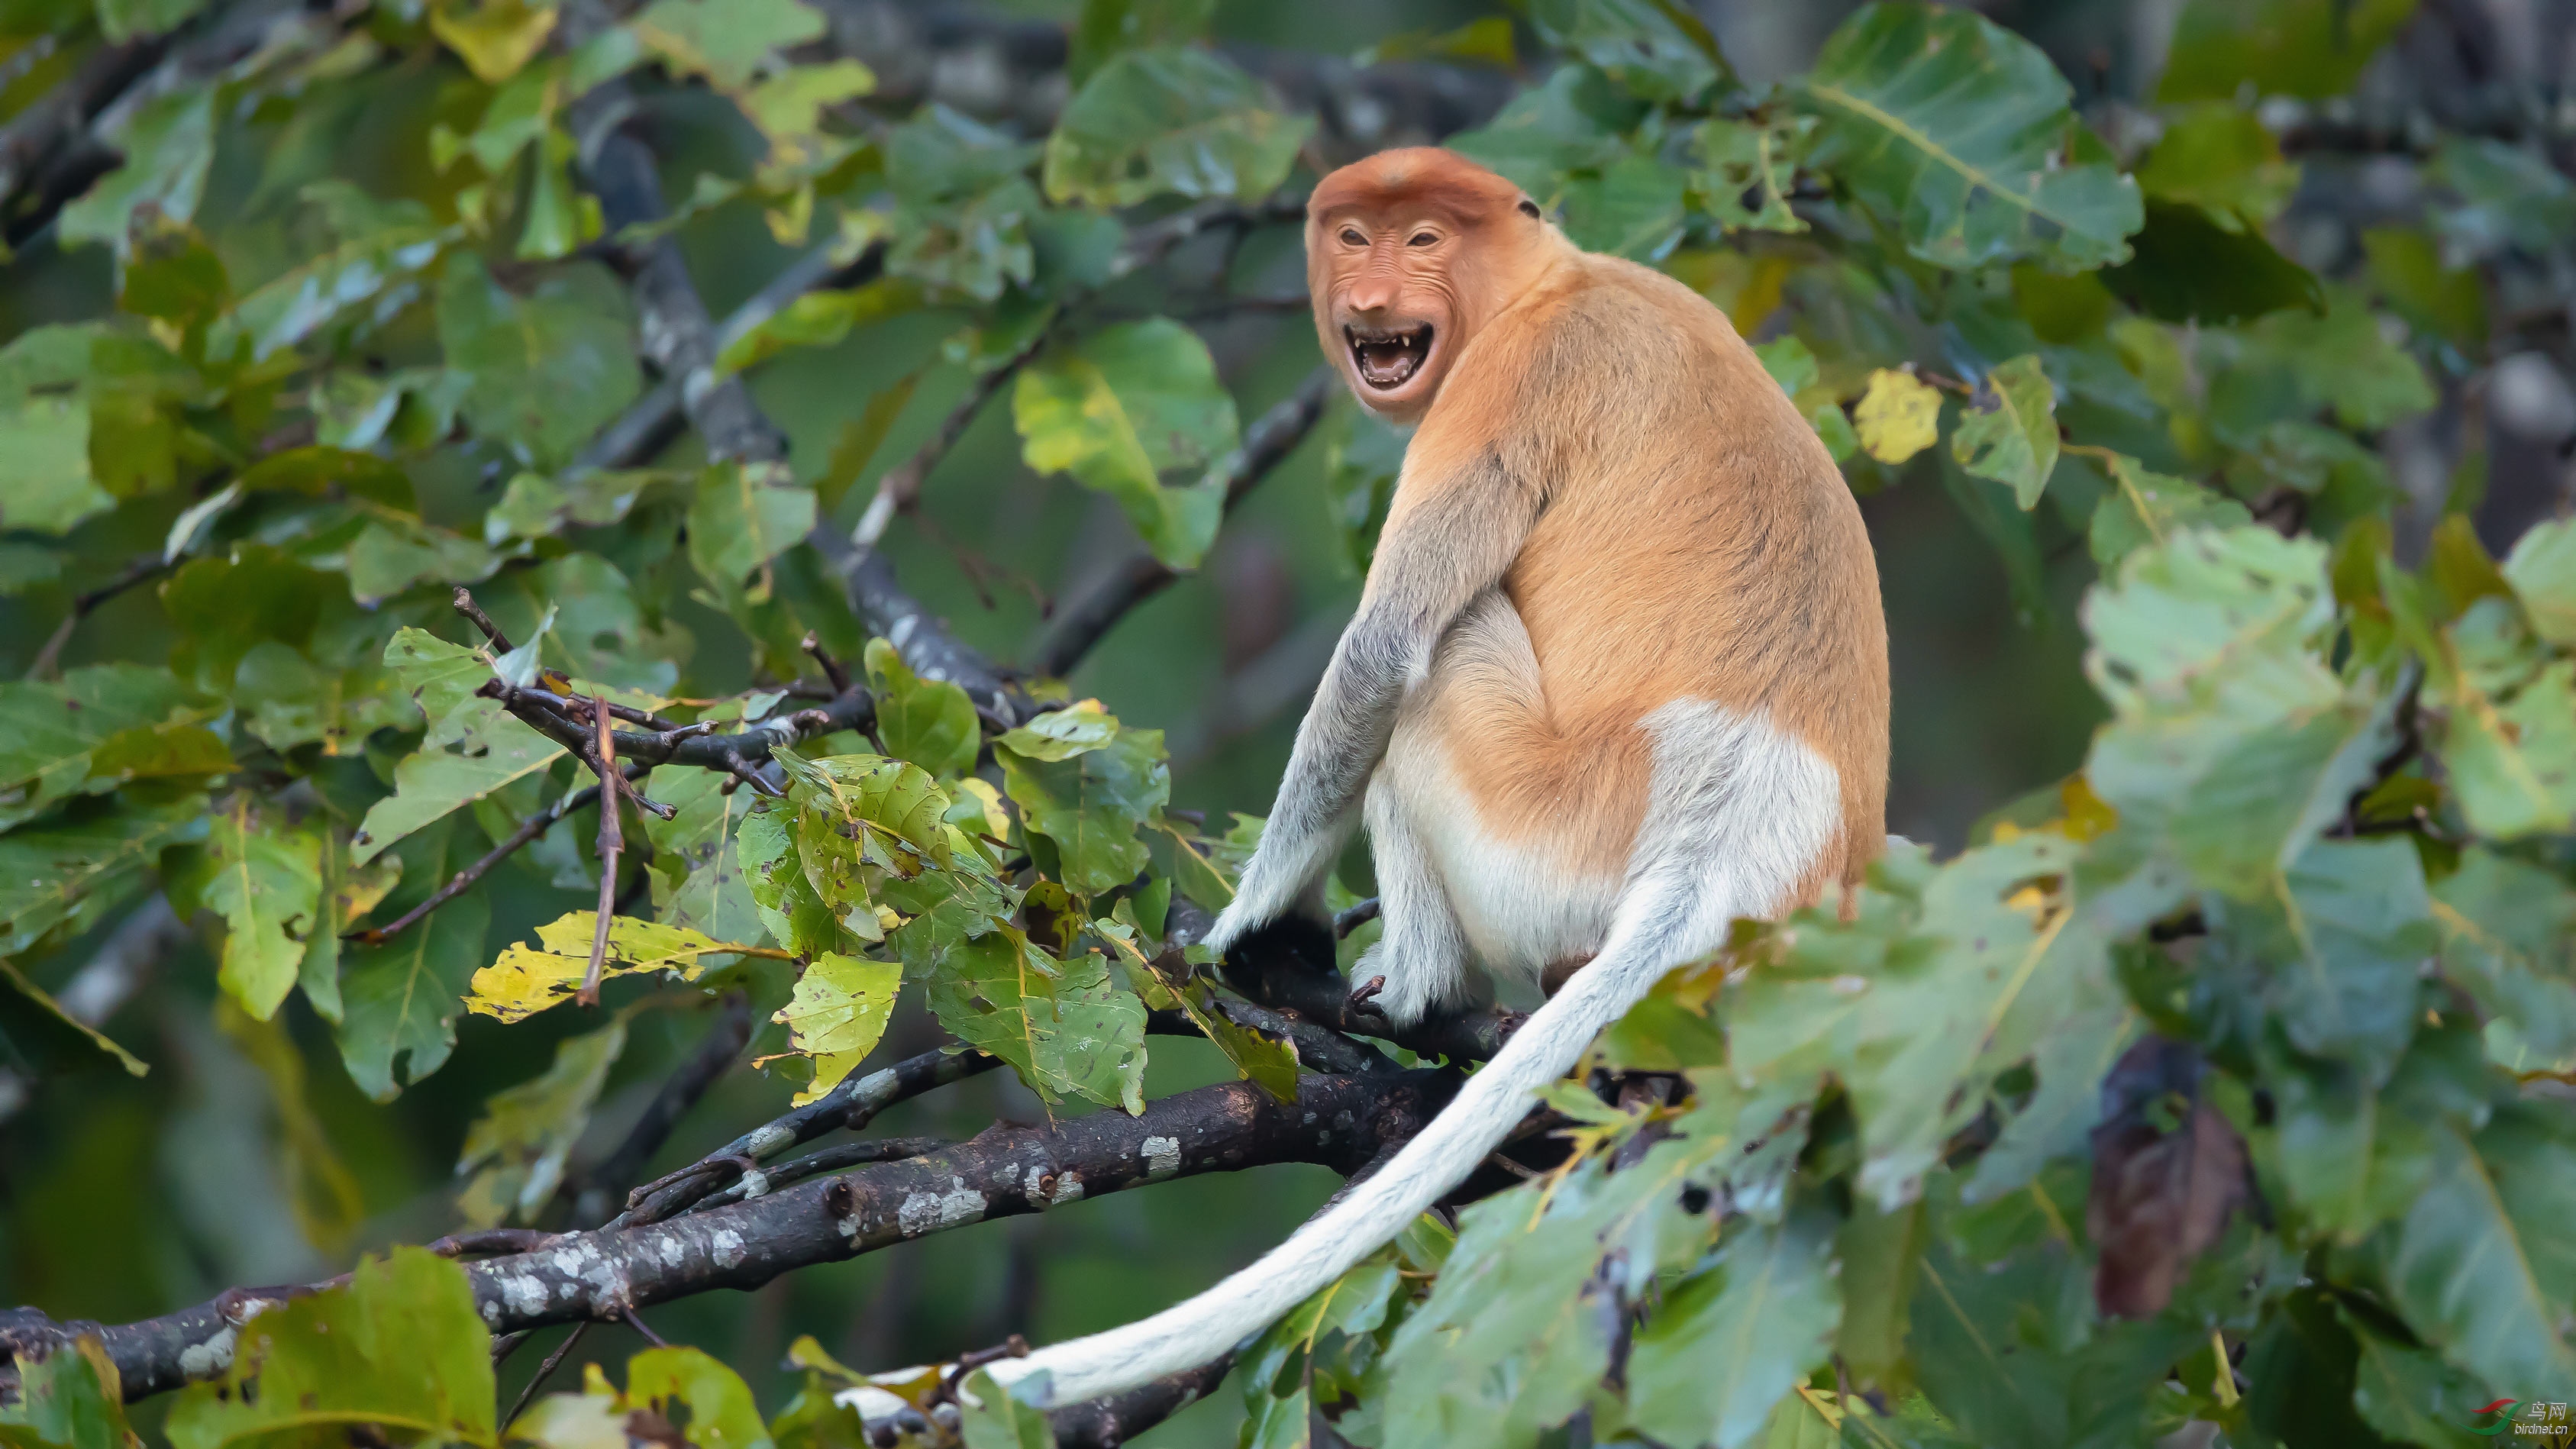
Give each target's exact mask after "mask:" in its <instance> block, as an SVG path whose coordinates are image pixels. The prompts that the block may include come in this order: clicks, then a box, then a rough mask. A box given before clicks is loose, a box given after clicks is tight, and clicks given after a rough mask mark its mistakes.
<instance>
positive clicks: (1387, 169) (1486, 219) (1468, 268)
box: [1306, 146, 1572, 422]
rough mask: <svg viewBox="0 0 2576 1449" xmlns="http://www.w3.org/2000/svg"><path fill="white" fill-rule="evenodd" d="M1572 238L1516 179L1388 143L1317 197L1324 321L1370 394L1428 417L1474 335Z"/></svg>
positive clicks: (1315, 258) (1316, 283) (1331, 343)
mask: <svg viewBox="0 0 2576 1449" xmlns="http://www.w3.org/2000/svg"><path fill="white" fill-rule="evenodd" d="M1571 250H1572V249H1571V248H1570V247H1569V246H1568V245H1567V243H1566V242H1565V241H1564V239H1563V238H1562V237H1561V236H1559V235H1558V234H1557V232H1556V230H1555V228H1553V227H1551V226H1549V225H1548V224H1547V223H1546V221H1544V220H1543V219H1541V217H1540V216H1539V210H1538V207H1537V206H1536V205H1535V204H1534V203H1532V202H1531V201H1530V199H1529V198H1528V197H1527V196H1524V195H1522V194H1521V189H1520V188H1519V187H1517V186H1514V185H1513V184H1512V183H1510V182H1509V181H1506V180H1504V179H1503V178H1502V177H1500V176H1497V175H1495V174H1494V173H1493V172H1491V171H1488V170H1486V169H1485V168H1484V167H1482V166H1479V165H1477V164H1475V163H1474V162H1472V161H1469V160H1467V159H1466V158H1465V157H1462V156H1459V155H1456V154H1455V153H1452V152H1449V151H1443V150H1440V149H1438V148H1437V147H1431V146H1416V147H1411V148H1408V149H1405V150H1400V151H1381V152H1379V153H1378V154H1377V155H1374V156H1371V157H1368V158H1367V159H1365V160H1361V161H1354V162H1352V163H1351V164H1350V165H1348V166H1345V167H1343V168H1342V169H1341V170H1339V171H1336V172H1334V173H1333V174H1332V175H1330V176H1327V177H1325V178H1324V179H1323V181H1322V182H1321V183H1320V184H1319V185H1317V186H1316V188H1315V194H1314V196H1313V197H1312V198H1311V199H1309V200H1308V201H1307V203H1306V283H1307V288H1308V291H1309V292H1310V294H1311V295H1312V296H1313V298H1314V303H1315V331H1316V334H1317V336H1318V337H1319V338H1320V339H1321V341H1322V342H1323V345H1324V355H1325V356H1327V357H1330V358H1333V359H1334V360H1335V363H1336V365H1337V366H1339V367H1340V368H1341V370H1342V376H1343V379H1344V380H1345V381H1347V382H1348V383H1349V384H1350V386H1351V391H1352V392H1353V393H1355V394H1356V395H1358V397H1359V399H1360V401H1361V402H1363V403H1366V404H1367V405H1368V406H1369V407H1370V408H1372V409H1374V410H1375V411H1377V412H1379V413H1382V414H1384V415H1386V416H1388V417H1391V418H1394V419H1396V420H1398V421H1402V422H1410V421H1413V420H1414V419H1416V418H1419V417H1420V416H1421V415H1422V413H1423V411H1424V410H1425V409H1426V408H1428V407H1430V406H1431V400H1432V398H1433V397H1434V396H1435V395H1437V394H1438V392H1439V390H1440V380H1441V379H1442V378H1443V377H1445V376H1447V374H1448V371H1449V368H1450V366H1451V364H1452V363H1453V362H1454V361H1455V360H1456V359H1457V356H1458V354H1459V353H1460V352H1461V351H1462V350H1463V349H1464V348H1465V347H1466V345H1467V343H1468V341H1469V340H1470V339H1471V338H1473V337H1474V336H1475V335H1476V333H1477V331H1478V330H1479V329H1481V328H1482V327H1483V325H1484V324H1485V323H1486V322H1487V321H1488V320H1490V319H1491V318H1492V317H1493V316H1494V314H1495V313H1497V312H1500V311H1501V310H1502V309H1503V308H1504V307H1506V306H1508V305H1510V303H1511V300H1512V299H1513V298H1514V297H1517V296H1519V295H1520V294H1521V292H1522V291H1524V290H1525V289H1526V288H1527V287H1528V285H1529V283H1530V282H1531V281H1532V280H1534V279H1535V278H1536V277H1537V275H1538V274H1539V272H1540V271H1542V270H1544V268H1545V267H1546V265H1547V263H1548V261H1549V260H1550V259H1551V258H1553V257H1555V256H1557V255H1559V254H1561V253H1564V252H1568V251H1571Z"/></svg>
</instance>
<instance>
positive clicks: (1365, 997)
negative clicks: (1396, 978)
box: [1350, 976, 1386, 1015]
mask: <svg viewBox="0 0 2576 1449" xmlns="http://www.w3.org/2000/svg"><path fill="white" fill-rule="evenodd" d="M1384 990H1386V978H1385V977H1383V976H1372V977H1370V978H1369V979H1368V980H1366V981H1363V982H1361V983H1360V984H1359V985H1357V986H1354V987H1352V988H1351V996H1350V1007H1351V1010H1353V1011H1369V1012H1378V1011H1379V1008H1378V1007H1377V1006H1375V1005H1374V1004H1372V1003H1374V1002H1375V1001H1376V1000H1377V998H1378V993H1379V992H1382V991H1384ZM1379 1014H1381V1015H1382V1014H1383V1013H1382V1012H1380V1013H1379Z"/></svg>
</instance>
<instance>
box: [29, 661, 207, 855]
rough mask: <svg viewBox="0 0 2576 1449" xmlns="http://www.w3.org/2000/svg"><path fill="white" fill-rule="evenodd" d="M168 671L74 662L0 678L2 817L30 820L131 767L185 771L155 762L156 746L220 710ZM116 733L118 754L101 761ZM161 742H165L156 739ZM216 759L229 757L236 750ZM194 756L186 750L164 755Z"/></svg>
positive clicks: (166, 748)
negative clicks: (49, 676)
mask: <svg viewBox="0 0 2576 1449" xmlns="http://www.w3.org/2000/svg"><path fill="white" fill-rule="evenodd" d="M216 714H217V710H216V708H215V707H214V706H212V705H209V704H206V703H203V702H201V701H199V700H198V699H197V698H196V697H195V695H194V694H192V693H191V692H190V691H189V690H188V689H187V687H186V686H185V685H182V684H181V683H180V682H179V681H178V680H177V679H176V678H175V677H173V676H172V675H171V673H170V671H168V670H166V669H155V668H150V667H147V666H145V665H140V664H97V665H88V666H84V667H82V668H79V669H74V670H70V671H67V672H66V673H65V674H64V675H63V677H62V678H61V679H60V680H58V681H54V682H51V683H39V682H35V681H28V680H17V681H11V682H9V683H6V684H0V826H5V825H13V824H16V823H18V822H20V821H24V820H31V819H33V818H35V817H36V816H38V815H40V814H42V813H44V811H45V810H46V809H48V808H50V807H51V806H52V805H53V804H54V803H55V802H56V801H60V800H63V799H67V798H69V797H71V796H73V795H76V794H80V793H83V792H84V791H87V792H88V793H97V792H99V791H102V790H105V789H108V788H110V787H112V786H114V785H116V784H118V783H120V782H121V781H122V780H123V779H125V778H129V776H128V773H127V772H128V771H129V770H130V771H132V772H133V774H134V775H144V774H151V775H160V774H166V773H188V772H189V771H186V770H180V771H170V770H165V769H155V768H148V766H149V765H150V763H151V762H150V760H149V758H148V757H149V756H150V755H152V754H156V753H157V754H162V755H164V756H168V755H171V754H175V753H177V752H178V750H184V749H185V748H186V747H185V746H178V750H174V749H172V748H170V747H171V746H173V745H177V742H178V740H179V739H180V738H182V732H185V735H184V738H186V739H189V740H194V739H195V737H196V736H197V735H198V734H200V733H202V732H201V731H196V730H194V729H193V728H192V727H193V726H195V725H196V724H198V723H199V722H201V721H204V720H209V719H212V718H214V717H215V715H216ZM111 743H114V744H115V745H116V746H117V749H116V751H115V754H116V756H117V758H115V759H111V761H110V762H109V764H110V768H108V769H106V770H104V771H102V770H101V769H99V768H98V765H97V754H98V752H99V751H100V750H102V749H104V748H106V747H107V746H108V745H110V744H111ZM156 746H158V747H159V748H155V747H156ZM217 749H218V751H220V752H221V753H222V755H223V760H222V762H221V763H219V764H213V765H212V766H211V769H213V770H222V769H228V768H230V766H231V761H232V757H231V752H230V751H229V750H224V749H222V746H221V742H220V741H218V742H217ZM163 763H164V764H169V763H178V764H187V763H189V762H188V761H186V760H176V761H173V760H169V759H166V758H165V760H164V761H163Z"/></svg>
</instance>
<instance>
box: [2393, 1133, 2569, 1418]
mask: <svg viewBox="0 0 2576 1449" xmlns="http://www.w3.org/2000/svg"><path fill="white" fill-rule="evenodd" d="M2564 1115H2565V1114H2564V1113H2563V1112H2552V1111H2551V1110H2550V1109H2548V1108H2546V1107H2542V1106H2540V1105H2538V1104H2514V1105H2510V1106H2507V1107H2504V1108H2501V1109H2499V1110H2498V1111H2497V1113H2496V1116H2495V1120H2494V1121H2493V1122H2491V1123H2490V1124H2489V1125H2488V1126H2487V1128H2486V1130H2484V1131H2482V1132H2479V1133H2478V1134H2477V1135H2476V1136H2475V1137H2474V1138H2473V1137H2471V1136H2469V1135H2468V1134H2467V1133H2466V1132H2464V1131H2462V1130H2460V1129H2458V1128H2449V1129H2446V1130H2444V1131H2441V1132H2438V1133H2436V1134H2435V1153H2436V1157H2435V1163H2434V1168H2433V1173H2432V1178H2431V1181H2430V1182H2429V1183H2428V1184H2427V1185H2426V1187H2425V1190H2424V1193H2423V1195H2422V1196H2420V1197H2418V1198H2417V1199H2416V1200H2415V1203H2414V1206H2413V1207H2412V1208H2411V1209H2409V1210H2408V1212H2407V1214H2406V1219H2405V1221H2404V1223H2402V1224H2401V1225H2400V1226H2399V1228H2398V1232H2397V1240H2396V1245H2395V1250H2394V1252H2393V1254H2392V1255H2391V1257H2390V1259H2389V1262H2388V1269H2387V1272H2388V1282H2389V1287H2390V1289H2391V1291H2392V1293H2393V1294H2394V1297H2395V1300H2396V1305H2397V1307H2398V1308H2399V1309H2400V1310H2401V1311H2402V1312H2403V1313H2404V1314H2405V1315H2406V1321H2407V1323H2408V1325H2409V1326H2410V1327H2413V1328H2414V1329H2415V1330H2416V1331H2417V1332H2419V1333H2421V1334H2422V1335H2423V1336H2424V1337H2425V1338H2426V1339H2427V1340H2429V1341H2430V1342H2431V1343H2432V1344H2433V1345H2434V1346H2435V1347H2437V1348H2439V1349H2440V1350H2441V1351H2442V1356H2443V1357H2444V1358H2447V1359H2449V1360H2450V1361H2451V1362H2453V1363H2455V1364H2458V1365H2459V1366H2460V1367H2462V1368H2464V1369H2467V1370H2468V1371H2469V1372H2471V1373H2473V1374H2475V1375H2477V1376H2478V1377H2479V1378H2480V1379H2482V1380H2484V1381H2485V1382H2486V1383H2488V1384H2490V1385H2495V1384H2512V1385H2520V1384H2563V1383H2570V1382H2576V1347H2571V1346H2570V1345H2569V1343H2568V1340H2567V1336H2566V1334H2565V1333H2564V1331H2563V1325H2564V1322H2565V1317H2566V1313H2567V1305H2568V1304H2569V1302H2571V1301H2576V1253H2571V1251H2570V1247H2569V1245H2568V1243H2567V1239H2566V1232H2565V1223H2566V1204H2567V1203H2568V1202H2570V1201H2576V1198H2571V1197H2570V1194H2576V1142H2571V1141H2570V1140H2569V1136H2568V1132H2567V1127H2566V1123H2565V1122H2564V1121H2563V1120H2560V1119H2563V1117H2564Z"/></svg>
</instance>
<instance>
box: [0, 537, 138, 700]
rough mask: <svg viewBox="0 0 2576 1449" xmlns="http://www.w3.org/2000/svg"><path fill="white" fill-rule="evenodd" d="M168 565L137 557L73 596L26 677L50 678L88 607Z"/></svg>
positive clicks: (29, 667)
mask: <svg viewBox="0 0 2576 1449" xmlns="http://www.w3.org/2000/svg"><path fill="white" fill-rule="evenodd" d="M169 567H170V565H169V563H168V562H167V561H165V560H162V559H157V558H145V559H137V560H135V561H134V562H133V563H131V564H128V565H127V566H126V569H125V572H123V573H121V574H118V575H117V576H116V577H115V578H113V579H110V580H108V581H107V582H106V583H103V584H101V585H99V586H98V587H97V588H94V589H92V590H90V591H89V592H87V593H85V594H75V595H73V596H72V607H71V612H70V613H68V614H65V615H63V621H62V622H61V623H60V624H57V625H55V626H54V632H53V634H52V636H51V637H49V638H47V639H46V640H45V647H44V648H42V649H39V650H37V651H36V657H35V660H34V662H32V663H30V664H29V665H28V666H27V677H28V678H29V679H51V678H53V677H54V667H55V666H56V665H57V664H58V663H60V662H61V660H62V654H63V648H64V646H65V645H68V644H69V643H71V642H72V631H74V630H76V629H78V628H79V627H80V622H81V620H83V619H86V618H88V617H89V616H90V611H91V610H93V609H96V608H97V607H98V606H99V605H101V604H104V603H106V602H107V601H108V600H110V599H113V598H115V597H116V596H117V595H119V594H121V593H124V592H125V591H126V590H127V589H130V588H133V587H134V586H135V585H136V584H139V583H141V582H143V581H144V580H145V579H148V578H151V577H152V576H153V575H155V574H158V573H161V572H163V571H165V570H167V569H168V568H169Z"/></svg>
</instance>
